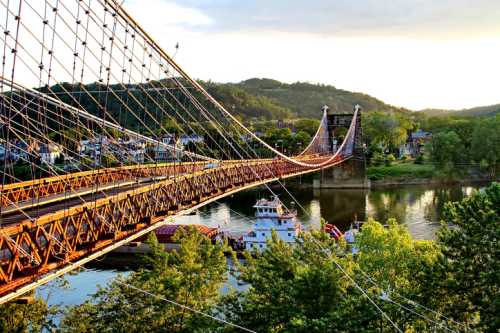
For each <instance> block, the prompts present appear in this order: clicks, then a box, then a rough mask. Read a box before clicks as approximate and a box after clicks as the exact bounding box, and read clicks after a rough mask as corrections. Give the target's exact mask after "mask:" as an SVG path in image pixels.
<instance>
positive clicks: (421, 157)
mask: <svg viewBox="0 0 500 333" xmlns="http://www.w3.org/2000/svg"><path fill="white" fill-rule="evenodd" d="M415 164H424V155H423V154H420V155H418V156H417V158H415Z"/></svg>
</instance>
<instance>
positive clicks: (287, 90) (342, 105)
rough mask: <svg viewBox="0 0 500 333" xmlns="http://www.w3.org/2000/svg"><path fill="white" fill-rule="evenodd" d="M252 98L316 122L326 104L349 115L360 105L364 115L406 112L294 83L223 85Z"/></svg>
mask: <svg viewBox="0 0 500 333" xmlns="http://www.w3.org/2000/svg"><path fill="white" fill-rule="evenodd" d="M223 86H232V87H235V88H240V89H243V90H244V91H246V92H248V93H250V94H252V95H255V96H263V97H267V98H269V99H271V100H272V101H274V102H276V103H278V104H279V105H282V106H283V107H285V108H287V109H289V110H291V112H292V114H293V116H294V117H297V118H319V117H320V116H321V111H320V110H321V107H322V106H323V105H325V104H327V105H328V106H329V107H330V108H331V109H334V110H336V111H350V110H352V108H353V106H354V105H355V104H360V105H361V106H362V107H363V109H364V110H365V111H372V110H380V111H395V110H398V111H408V110H405V109H400V108H396V107H394V106H391V105H388V104H385V103H384V102H382V101H380V100H378V99H376V98H374V97H371V96H369V95H366V94H362V93H357V92H350V91H347V90H342V89H337V88H335V87H334V86H330V85H323V84H311V83H304V82H296V83H292V84H287V83H282V82H280V81H276V80H272V79H257V78H254V79H249V80H246V81H242V82H240V83H235V84H234V83H233V84H230V83H227V84H223Z"/></svg>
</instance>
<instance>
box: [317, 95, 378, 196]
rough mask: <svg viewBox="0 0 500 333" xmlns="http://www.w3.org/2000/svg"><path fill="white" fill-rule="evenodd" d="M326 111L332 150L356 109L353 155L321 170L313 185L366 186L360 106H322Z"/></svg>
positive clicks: (336, 186) (347, 126)
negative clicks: (336, 107) (337, 107)
mask: <svg viewBox="0 0 500 333" xmlns="http://www.w3.org/2000/svg"><path fill="white" fill-rule="evenodd" d="M325 110H326V112H327V124H328V141H329V143H330V149H331V150H332V152H334V151H336V150H337V149H338V148H339V146H340V144H341V143H342V140H343V139H344V135H345V133H346V132H347V130H348V128H349V125H350V123H351V121H352V118H353V117H354V111H355V110H358V113H357V117H356V132H355V137H354V156H353V158H351V159H350V160H349V161H347V162H346V163H343V164H341V165H340V166H339V167H335V168H330V169H327V170H324V171H322V172H321V177H320V180H319V181H318V180H315V182H314V185H315V187H322V188H368V187H370V184H369V181H368V180H367V179H366V174H365V167H366V161H365V154H364V149H365V146H364V142H363V132H362V127H361V112H362V109H361V106H360V105H358V104H356V105H355V106H354V108H353V110H352V111H339V110H333V109H330V108H329V107H328V106H326V105H325V106H323V108H322V111H323V112H325Z"/></svg>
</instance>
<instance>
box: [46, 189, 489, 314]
mask: <svg viewBox="0 0 500 333" xmlns="http://www.w3.org/2000/svg"><path fill="white" fill-rule="evenodd" d="M286 187H287V189H288V190H289V191H290V192H291V193H293V198H291V197H290V195H288V194H287V193H286V191H285V190H284V189H283V188H280V187H272V191H273V192H274V193H275V194H277V195H278V196H279V197H280V199H281V200H282V201H283V203H284V204H285V205H286V206H287V207H289V208H291V207H295V208H296V209H297V212H298V216H297V217H298V220H299V221H300V222H301V223H302V224H303V225H304V227H306V228H309V227H318V226H319V225H320V217H323V218H324V219H325V220H326V221H328V222H329V223H332V224H335V225H337V226H338V227H339V228H340V229H343V230H345V229H348V228H349V226H350V224H351V223H352V221H354V220H355V219H358V220H366V219H367V218H368V217H373V218H374V219H375V220H377V221H380V222H385V221H386V220H387V219H388V218H395V219H397V221H398V222H399V223H401V224H405V225H407V226H408V229H409V230H410V232H411V234H412V235H413V237H414V238H417V239H432V238H433V237H434V235H435V232H436V230H437V228H439V221H440V219H441V218H442V214H443V208H444V204H445V203H446V202H448V201H458V200H461V199H463V198H464V197H466V196H468V195H470V194H471V193H472V192H473V191H474V190H475V189H480V188H481V186H476V185H473V186H461V185H449V186H398V187H394V188H383V189H371V190H351V189H349V190H347V189H312V188H311V187H310V185H308V184H298V183H290V184H287V186H286ZM267 197H270V191H269V190H268V189H265V188H259V189H255V190H249V191H246V192H242V193H238V194H235V195H233V196H231V197H228V198H225V199H222V200H221V201H219V202H214V203H212V204H210V205H208V206H206V207H204V208H202V209H200V210H199V211H198V212H197V213H196V214H195V215H190V216H183V217H180V218H178V219H177V220H176V223H183V224H192V223H197V224H204V225H208V226H213V227H217V226H219V227H221V228H222V229H225V230H227V231H230V232H232V233H235V234H238V233H244V232H246V231H248V230H249V229H250V228H251V225H252V219H253V216H254V209H253V208H252V206H253V205H254V204H255V202H256V201H257V200H258V199H260V198H267ZM128 272H129V271H127V270H124V271H122V272H119V271H117V270H114V269H101V268H100V269H90V270H86V271H81V272H79V273H76V274H73V275H66V277H65V278H66V281H67V282H68V284H69V288H68V287H66V288H63V287H61V286H59V285H58V284H57V283H49V284H48V285H47V286H43V287H41V288H39V289H38V290H37V293H38V294H39V295H41V296H42V297H43V298H45V299H47V300H48V303H49V304H59V305H74V304H80V303H82V302H83V301H85V299H87V297H88V295H90V294H92V293H94V292H95V291H96V290H97V285H101V286H104V285H106V283H107V282H108V281H110V280H111V279H113V278H114V277H116V276H117V275H118V274H125V275H126V274H128ZM233 282H234V281H233Z"/></svg>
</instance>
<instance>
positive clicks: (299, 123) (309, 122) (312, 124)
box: [294, 119, 319, 137]
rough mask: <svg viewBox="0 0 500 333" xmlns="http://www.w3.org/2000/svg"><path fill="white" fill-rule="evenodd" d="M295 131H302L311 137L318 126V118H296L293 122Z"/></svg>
mask: <svg viewBox="0 0 500 333" xmlns="http://www.w3.org/2000/svg"><path fill="white" fill-rule="evenodd" d="M294 126H295V129H296V130H297V132H300V131H304V132H306V133H307V134H309V135H310V136H311V137H312V136H314V134H316V131H317V130H318V127H319V120H316V119H298V120H296V121H295V123H294Z"/></svg>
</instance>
